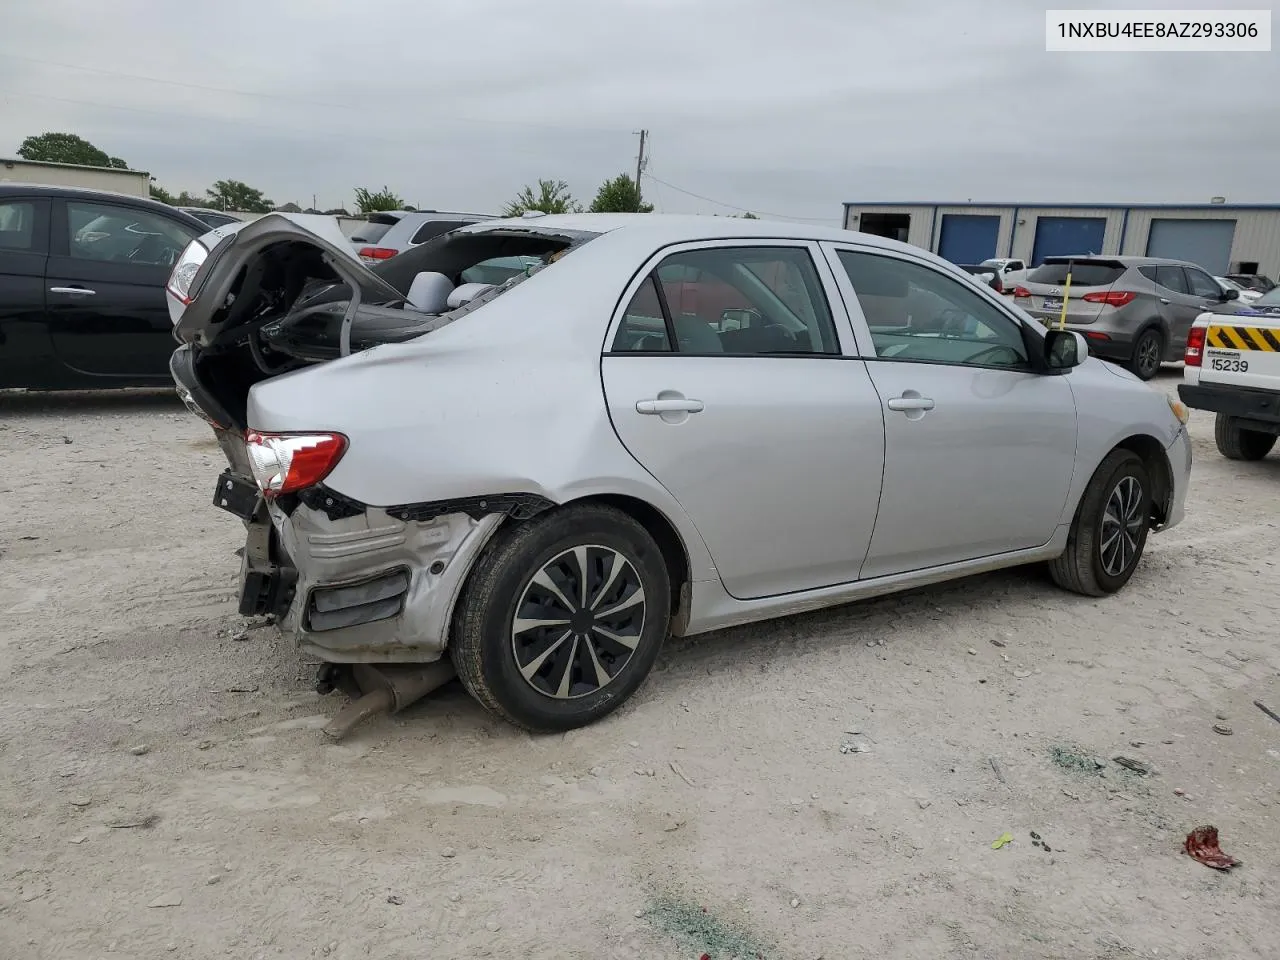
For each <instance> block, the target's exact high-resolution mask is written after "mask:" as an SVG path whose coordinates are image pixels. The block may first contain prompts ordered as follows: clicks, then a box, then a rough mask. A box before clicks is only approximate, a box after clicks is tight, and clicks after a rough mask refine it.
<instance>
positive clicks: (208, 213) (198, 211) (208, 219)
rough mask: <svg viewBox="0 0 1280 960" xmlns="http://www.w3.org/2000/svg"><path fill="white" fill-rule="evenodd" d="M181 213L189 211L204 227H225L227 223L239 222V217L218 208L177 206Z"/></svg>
mask: <svg viewBox="0 0 1280 960" xmlns="http://www.w3.org/2000/svg"><path fill="white" fill-rule="evenodd" d="M178 209H179V210H181V211H182V212H183V213H189V214H190V215H191V216H193V217H195V218H196V219H197V220H199V221H200V222H201V223H203V224H204V225H205V226H206V227H225V226H226V225H227V224H229V223H239V222H240V218H239V217H233V216H232V215H231V214H229V213H223V212H222V211H220V210H210V209H208V208H206V207H178Z"/></svg>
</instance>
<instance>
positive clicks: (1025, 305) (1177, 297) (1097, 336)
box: [1013, 256, 1240, 380]
mask: <svg viewBox="0 0 1280 960" xmlns="http://www.w3.org/2000/svg"><path fill="white" fill-rule="evenodd" d="M1068 272H1070V274H1071V292H1070V295H1069V299H1068V301H1067V311H1066V325H1067V329H1069V330H1075V331H1077V332H1078V333H1081V334H1083V335H1084V336H1085V338H1086V339H1087V340H1088V341H1089V352H1090V353H1091V354H1093V355H1094V356H1097V357H1101V358H1103V359H1104V360H1115V361H1117V362H1119V363H1123V364H1124V365H1125V366H1127V367H1128V368H1129V369H1130V370H1132V371H1133V372H1134V373H1135V374H1137V375H1138V376H1139V377H1141V378H1142V379H1143V380H1150V379H1151V378H1152V377H1154V376H1155V375H1156V374H1157V373H1158V372H1159V370H1160V364H1161V363H1165V362H1172V361H1176V360H1181V359H1182V354H1183V351H1184V349H1185V348H1186V345H1187V332H1188V331H1189V330H1190V329H1191V324H1192V323H1194V322H1195V319H1196V317H1198V316H1199V315H1200V314H1202V313H1204V312H1205V311H1210V312H1212V313H1236V312H1238V310H1239V307H1238V305H1237V304H1235V303H1233V302H1232V301H1233V300H1235V299H1236V298H1238V297H1239V295H1240V294H1239V291H1237V290H1227V289H1224V288H1223V286H1222V284H1220V283H1218V281H1216V280H1214V279H1213V277H1211V276H1210V275H1209V274H1208V272H1207V271H1205V270H1202V269H1201V268H1200V267H1198V266H1196V265H1195V264H1194V263H1187V262H1186V261H1184V260H1163V259H1160V258H1158V257H1096V256H1081V257H1049V258H1047V259H1046V260H1045V261H1044V263H1042V264H1040V266H1038V267H1035V268H1034V269H1033V270H1032V271H1031V273H1030V274H1029V275H1028V276H1027V279H1026V281H1025V282H1023V283H1021V284H1019V285H1018V286H1017V287H1016V288H1015V289H1014V291H1013V296H1014V302H1015V303H1016V304H1017V305H1018V306H1020V307H1021V308H1022V309H1023V310H1026V311H1027V312H1028V313H1029V314H1031V315H1032V316H1033V317H1035V318H1036V319H1037V320H1039V321H1041V322H1042V323H1044V324H1046V325H1056V323H1057V321H1058V319H1059V317H1061V316H1062V299H1063V294H1064V291H1065V289H1066V280H1067V273H1068Z"/></svg>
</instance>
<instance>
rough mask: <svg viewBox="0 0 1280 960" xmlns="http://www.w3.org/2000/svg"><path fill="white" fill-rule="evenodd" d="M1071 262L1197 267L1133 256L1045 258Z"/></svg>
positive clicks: (1128, 265)
mask: <svg viewBox="0 0 1280 960" xmlns="http://www.w3.org/2000/svg"><path fill="white" fill-rule="evenodd" d="M1068 260H1073V261H1075V262H1076V263H1080V262H1087V261H1090V260H1098V261H1102V262H1104V263H1118V264H1120V265H1121V266H1125V267H1199V266H1200V265H1199V264H1197V263H1192V262H1191V261H1190V260H1170V259H1169V258H1168V257H1134V256H1111V255H1109V254H1105V253H1090V254H1087V255H1081V256H1071V255H1070V254H1065V253H1064V254H1061V255H1057V256H1052V257H1046V258H1045V261H1046V262H1048V263H1066V262H1067V261H1068Z"/></svg>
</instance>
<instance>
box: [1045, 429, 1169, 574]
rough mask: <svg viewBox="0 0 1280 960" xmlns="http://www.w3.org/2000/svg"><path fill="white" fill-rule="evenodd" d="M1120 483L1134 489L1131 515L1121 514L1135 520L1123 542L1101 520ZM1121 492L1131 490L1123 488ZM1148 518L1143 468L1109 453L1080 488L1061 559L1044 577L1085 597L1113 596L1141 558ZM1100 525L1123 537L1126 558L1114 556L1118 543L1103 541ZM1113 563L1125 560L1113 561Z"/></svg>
mask: <svg viewBox="0 0 1280 960" xmlns="http://www.w3.org/2000/svg"><path fill="white" fill-rule="evenodd" d="M1126 481H1133V482H1136V483H1137V485H1138V490H1137V502H1136V504H1134V506H1133V509H1132V514H1130V513H1128V512H1125V516H1126V517H1130V518H1131V517H1132V516H1137V517H1139V518H1140V519H1141V523H1140V525H1138V526H1137V527H1136V528H1133V527H1132V526H1129V527H1127V528H1126V529H1127V532H1128V534H1129V536H1128V538H1126V537H1125V533H1126V530H1117V529H1116V528H1115V527H1114V526H1112V525H1111V524H1110V523H1109V521H1108V520H1107V513H1108V507H1109V506H1114V504H1113V503H1112V497H1113V496H1114V495H1115V494H1116V493H1117V491H1119V490H1120V489H1121V484H1126ZM1125 489H1131V488H1129V487H1128V486H1127V485H1126V488H1125ZM1150 518H1151V479H1150V476H1149V474H1148V473H1147V467H1146V464H1144V463H1143V462H1142V458H1141V457H1139V456H1138V455H1137V454H1136V453H1133V452H1132V451H1129V450H1113V451H1112V452H1111V453H1109V454H1108V455H1107V457H1106V459H1104V460H1103V461H1102V463H1101V464H1100V465H1099V467H1098V469H1097V470H1095V471H1094V474H1093V477H1092V478H1091V479H1090V480H1089V485H1088V486H1087V487H1085V490H1084V496H1082V497H1081V498H1080V505H1079V506H1078V507H1077V508H1076V515H1075V517H1074V518H1073V519H1072V521H1071V532H1070V534H1069V535H1068V537H1067V548H1066V549H1065V550H1064V551H1063V552H1062V556H1060V557H1058V558H1057V559H1055V560H1050V561H1049V575H1050V576H1051V577H1052V578H1053V581H1054V583H1056V584H1057V585H1058V586H1060V587H1062V588H1063V589H1064V590H1070V591H1072V592H1073V593H1080V594H1083V595H1084V596H1086V597H1103V596H1106V595H1107V594H1110V593H1115V592H1116V591H1117V590H1119V589H1120V588H1121V587H1123V586H1124V585H1125V584H1126V583H1128V582H1129V578H1130V577H1132V576H1133V571H1134V570H1136V569H1137V566H1138V562H1139V561H1140V560H1141V559H1142V550H1143V548H1144V547H1145V546H1146V543H1147V530H1148V528H1149V527H1150V522H1151V521H1150ZM1104 526H1107V527H1108V529H1110V530H1112V531H1114V532H1115V534H1116V536H1117V537H1120V538H1123V539H1124V543H1125V546H1126V550H1128V548H1129V547H1131V548H1132V553H1131V555H1129V554H1128V553H1126V554H1125V555H1122V556H1119V557H1117V555H1116V553H1115V552H1114V551H1115V549H1116V546H1117V545H1118V542H1117V541H1114V540H1112V539H1110V538H1108V539H1107V540H1104V539H1103V528H1104ZM1130 539H1131V540H1132V543H1131V544H1130ZM1117 559H1119V560H1124V561H1126V562H1123V563H1117V562H1115V561H1116V560H1117Z"/></svg>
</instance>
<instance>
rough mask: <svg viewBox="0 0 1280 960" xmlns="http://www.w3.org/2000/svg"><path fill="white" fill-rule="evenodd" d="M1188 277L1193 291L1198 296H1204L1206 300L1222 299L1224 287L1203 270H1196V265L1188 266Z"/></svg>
mask: <svg viewBox="0 0 1280 960" xmlns="http://www.w3.org/2000/svg"><path fill="white" fill-rule="evenodd" d="M1186 272H1187V279H1188V280H1189V281H1190V283H1191V292H1192V293H1193V294H1195V295H1196V296H1197V297H1204V298H1205V299H1206V300H1221V299H1222V287H1220V286H1218V281H1216V280H1214V279H1213V277H1211V276H1209V275H1208V274H1207V273H1205V272H1204V271H1203V270H1196V269H1195V268H1194V267H1187V268H1186Z"/></svg>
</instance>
